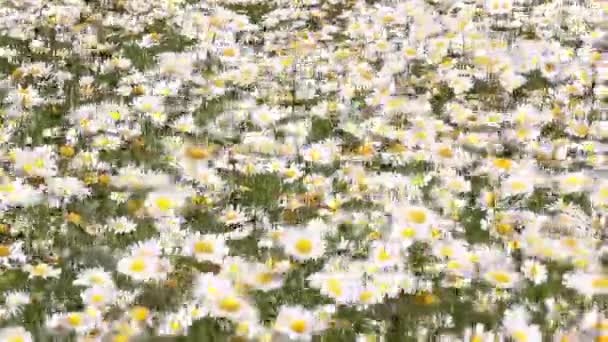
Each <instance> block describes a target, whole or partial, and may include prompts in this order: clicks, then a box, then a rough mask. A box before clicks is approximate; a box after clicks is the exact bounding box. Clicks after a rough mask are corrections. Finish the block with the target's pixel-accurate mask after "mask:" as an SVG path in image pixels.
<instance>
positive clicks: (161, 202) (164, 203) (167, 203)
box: [156, 197, 173, 211]
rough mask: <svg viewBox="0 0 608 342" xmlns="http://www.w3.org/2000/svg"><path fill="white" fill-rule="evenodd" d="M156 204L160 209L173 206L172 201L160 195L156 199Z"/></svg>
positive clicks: (163, 209) (164, 209) (168, 208)
mask: <svg viewBox="0 0 608 342" xmlns="http://www.w3.org/2000/svg"><path fill="white" fill-rule="evenodd" d="M156 206H157V207H158V209H160V210H162V211H168V210H170V209H171V208H173V203H172V202H171V200H170V199H168V198H167V197H160V198H158V199H157V200H156Z"/></svg>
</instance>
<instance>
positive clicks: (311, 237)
mask: <svg viewBox="0 0 608 342" xmlns="http://www.w3.org/2000/svg"><path fill="white" fill-rule="evenodd" d="M281 243H282V244H283V248H285V253H287V254H289V255H291V256H292V257H294V258H295V259H297V260H307V259H314V258H318V257H320V256H322V255H323V253H324V252H325V241H324V240H323V238H322V237H321V232H319V230H316V229H315V230H313V229H310V228H305V229H301V228H291V229H286V230H285V231H283V233H282V235H281Z"/></svg>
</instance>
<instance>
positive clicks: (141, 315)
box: [131, 306, 150, 322]
mask: <svg viewBox="0 0 608 342" xmlns="http://www.w3.org/2000/svg"><path fill="white" fill-rule="evenodd" d="M131 315H132V316H133V319H134V320H136V321H140V322H141V321H145V320H146V319H147V318H148V316H149V315H150V310H148V308H146V307H143V306H137V307H135V308H133V310H132V311H131Z"/></svg>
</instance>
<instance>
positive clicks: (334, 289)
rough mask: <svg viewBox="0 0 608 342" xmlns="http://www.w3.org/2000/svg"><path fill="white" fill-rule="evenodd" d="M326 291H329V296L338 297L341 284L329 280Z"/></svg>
mask: <svg viewBox="0 0 608 342" xmlns="http://www.w3.org/2000/svg"><path fill="white" fill-rule="evenodd" d="M327 289H328V290H329V292H330V293H331V294H333V295H334V296H336V297H339V296H341V295H342V284H341V283H340V281H339V280H338V279H330V280H329V282H328V284H327Z"/></svg>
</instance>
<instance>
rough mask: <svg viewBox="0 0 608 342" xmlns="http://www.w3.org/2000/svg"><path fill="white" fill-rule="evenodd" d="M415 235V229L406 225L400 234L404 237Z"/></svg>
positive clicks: (409, 237) (408, 237)
mask: <svg viewBox="0 0 608 342" xmlns="http://www.w3.org/2000/svg"><path fill="white" fill-rule="evenodd" d="M415 235H416V230H414V228H411V227H406V228H404V229H403V230H402V231H401V236H402V237H404V238H406V239H411V238H413V237H414V236H415Z"/></svg>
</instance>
